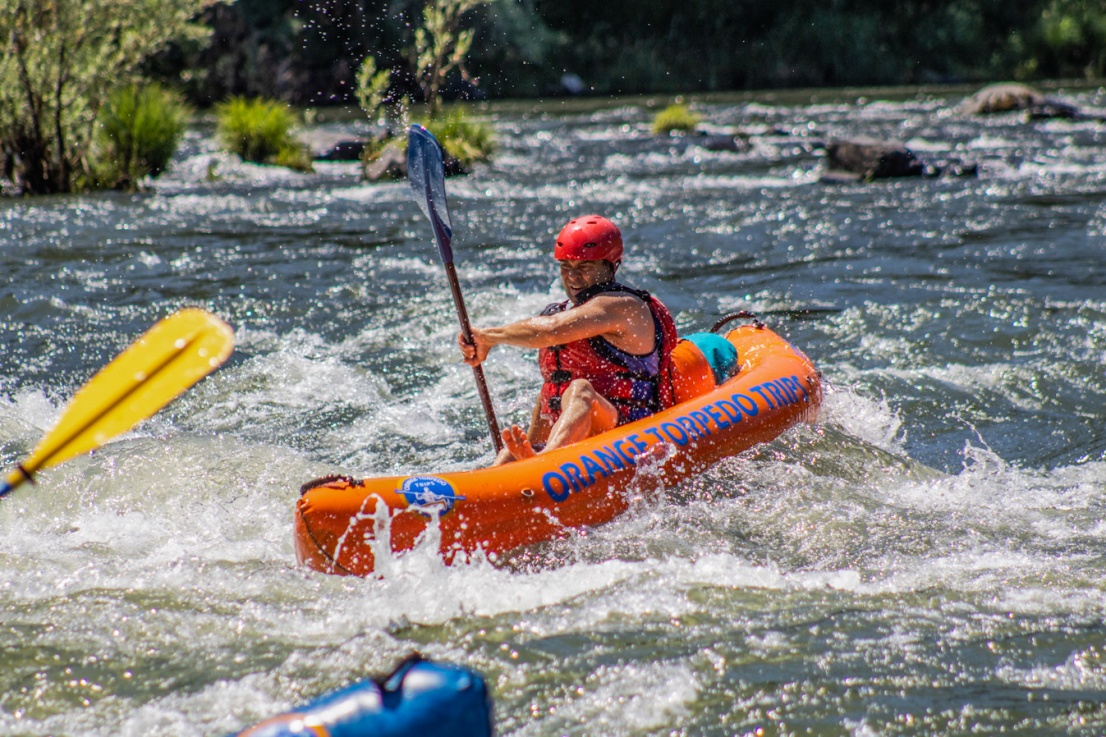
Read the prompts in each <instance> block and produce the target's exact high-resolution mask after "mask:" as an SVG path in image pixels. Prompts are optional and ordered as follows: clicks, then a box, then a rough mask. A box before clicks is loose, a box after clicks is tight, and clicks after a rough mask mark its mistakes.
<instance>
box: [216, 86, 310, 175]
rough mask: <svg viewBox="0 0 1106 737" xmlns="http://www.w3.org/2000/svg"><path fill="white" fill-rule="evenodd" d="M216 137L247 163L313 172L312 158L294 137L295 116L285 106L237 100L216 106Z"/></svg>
mask: <svg viewBox="0 0 1106 737" xmlns="http://www.w3.org/2000/svg"><path fill="white" fill-rule="evenodd" d="M215 114H216V117H217V118H218V123H217V126H216V134H217V135H218V137H219V140H220V141H222V143H223V146H225V147H226V149H227V150H228V151H230V152H231V153H233V154H238V155H239V156H241V157H242V159H243V160H245V161H252V162H254V163H257V164H273V165H276V166H287V167H291V168H293V169H299V170H301V171H311V156H310V154H309V153H308V152H307V150H306V148H305V147H304V146H303V144H301V143H300V142H299V141H297V140H296V138H295V136H293V135H292V129H293V127H294V126H295V123H296V119H295V116H293V115H292V113H291V112H290V111H289V110H288V108H287V107H286V106H285V105H283V104H282V103H279V102H276V101H275V100H262V99H259V98H254V99H246V98H244V97H234V98H231V99H230V100H228V101H227V102H224V103H220V104H219V105H216V107H215Z"/></svg>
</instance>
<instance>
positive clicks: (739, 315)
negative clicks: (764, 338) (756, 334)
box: [710, 310, 764, 333]
mask: <svg viewBox="0 0 1106 737" xmlns="http://www.w3.org/2000/svg"><path fill="white" fill-rule="evenodd" d="M741 319H745V320H752V321H753V326H754V327H755V328H756V329H757V330H763V329H764V323H762V322H761V321H760V320H759V319H758V318H757V316H756V314H755V313H753V312H749V311H748V310H741V311H740V312H731V313H730V314H728V315H726V316H724V317H723V318H722V319H721V320H719V321H718V322H716V323H714V327H712V328H711V329H710V331H711V332H712V333H717V332H718V329H719V328H721V327H722V326H723V325H725V324H726V323H728V322H730V321H731V320H741Z"/></svg>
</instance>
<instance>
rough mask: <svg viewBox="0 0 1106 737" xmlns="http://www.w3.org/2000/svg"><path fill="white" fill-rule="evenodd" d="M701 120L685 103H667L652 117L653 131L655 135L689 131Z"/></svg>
mask: <svg viewBox="0 0 1106 737" xmlns="http://www.w3.org/2000/svg"><path fill="white" fill-rule="evenodd" d="M701 120H702V119H701V118H700V117H699V116H698V115H696V114H695V113H693V112H691V111H690V110H688V109H687V106H686V105H669V106H668V107H666V108H665V109H664V110H661V111H660V112H659V113H657V117H655V118H654V119H653V132H654V133H656V134H657V135H667V134H669V133H673V132H675V131H679V132H681V133H690V132H691V131H693V130H695V126H697V125H699V123H700V121H701Z"/></svg>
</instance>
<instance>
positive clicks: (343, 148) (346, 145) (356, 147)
mask: <svg viewBox="0 0 1106 737" xmlns="http://www.w3.org/2000/svg"><path fill="white" fill-rule="evenodd" d="M364 152H365V141H364V140H356V141H338V142H337V143H335V144H334V145H333V146H331V147H330V148H329V149H327V150H326V151H323V152H321V153H316V154H315V160H316V161H360V160H361V154H363V153H364Z"/></svg>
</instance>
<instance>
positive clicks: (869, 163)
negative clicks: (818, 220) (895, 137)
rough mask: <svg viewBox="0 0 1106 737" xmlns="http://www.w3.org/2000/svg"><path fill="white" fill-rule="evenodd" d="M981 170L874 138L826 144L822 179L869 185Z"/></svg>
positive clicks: (893, 142)
mask: <svg viewBox="0 0 1106 737" xmlns="http://www.w3.org/2000/svg"><path fill="white" fill-rule="evenodd" d="M978 172H979V167H978V166H977V165H975V164H966V163H964V162H962V161H960V160H959V159H954V160H950V161H946V162H938V163H935V162H928V161H923V160H921V159H919V158H918V157H917V156H916V155H915V154H914V152H913V151H911V150H910V149H909V148H907V147H906V145H905V144H903V143H902V142H900V141H877V140H876V139H874V138H854V139H845V140H831V141H829V142H827V143H826V165H825V171H824V172H823V173H822V176H821V177H820V180H821V181H822V182H823V183H826V184H838V183H843V182H860V181H863V182H870V181H872V180H874V179H889V178H894V177H936V176H940V175H941V174H942V173H948V174H951V175H953V176H975V175H976V174H977V173H978Z"/></svg>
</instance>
